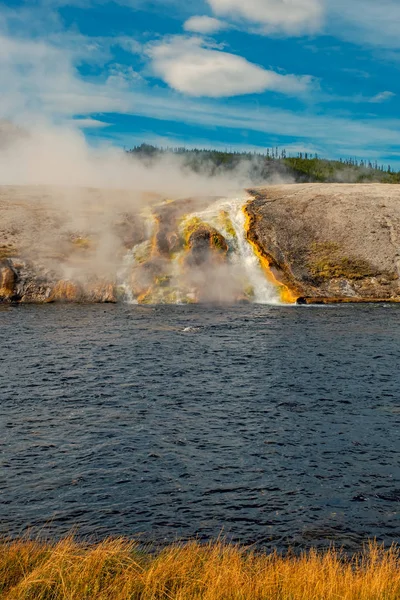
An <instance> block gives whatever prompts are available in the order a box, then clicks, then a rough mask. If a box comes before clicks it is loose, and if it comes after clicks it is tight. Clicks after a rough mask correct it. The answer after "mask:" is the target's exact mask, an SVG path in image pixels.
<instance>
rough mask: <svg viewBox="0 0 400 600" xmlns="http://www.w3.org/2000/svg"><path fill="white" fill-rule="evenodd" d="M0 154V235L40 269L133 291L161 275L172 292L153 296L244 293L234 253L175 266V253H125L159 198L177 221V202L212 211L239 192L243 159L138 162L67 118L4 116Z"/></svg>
mask: <svg viewBox="0 0 400 600" xmlns="http://www.w3.org/2000/svg"><path fill="white" fill-rule="evenodd" d="M0 156H1V160H0V209H1V213H2V220H1V224H0V242H2V243H3V245H4V244H6V245H8V246H11V247H12V248H13V249H14V248H15V257H18V258H22V259H24V260H28V261H31V262H32V263H34V264H35V265H36V268H37V269H38V270H39V271H40V273H41V274H44V276H45V277H49V276H50V277H51V278H53V279H55V280H60V279H62V280H70V281H73V282H78V283H80V284H82V285H86V283H87V282H88V281H92V280H97V281H112V282H114V284H116V285H119V286H120V287H121V288H123V289H124V290H125V292H126V294H125V295H126V296H127V297H129V298H131V299H132V298H133V297H135V296H134V294H132V290H134V289H135V285H136V287H137V286H139V288H140V287H141V288H146V286H147V287H149V288H150V287H151V285H152V281H153V283H154V280H158V279H163V278H164V279H165V278H167V279H168V280H169V285H170V287H171V288H172V289H173V290H174V294H172V295H171V293H170V294H169V295H168V294H167V295H165V294H164V295H163V294H161V292H163V290H162V289H161V290H158V292H157V293H159V294H161V296H157V293H156V294H153V296H152V301H155V302H156V301H158V300H159V301H160V302H165V301H167V302H168V301H171V302H173V301H178V302H179V301H181V300H182V299H183V300H184V301H190V300H192V299H196V300H198V301H206V302H210V301H212V302H223V301H234V300H237V299H238V298H240V297H242V296H243V287H244V283H243V265H240V261H239V263H238V261H237V260H236V262H235V261H227V262H225V263H222V262H220V261H218V260H214V259H213V258H212V257H210V260H208V259H207V260H204V261H203V263H202V264H201V265H200V266H198V265H193V266H192V267H191V268H187V266H186V267H185V268H181V265H182V264H184V261H183V258H182V260H180V261H175V262H173V261H171V260H170V259H169V258H168V257H166V256H158V255H157V252H156V253H154V252H152V251H151V250H149V251H148V256H147V259H146V261H145V262H146V264H145V266H144V267H143V266H138V263H137V261H136V259H135V258H133V259H132V260H131V261H130V260H129V256H131V258H132V257H133V255H134V253H135V248H136V249H137V248H141V247H143V246H146V244H147V246H149V245H151V244H152V243H154V241H152V236H154V231H153V233H151V234H150V235H149V221H151V220H152V219H153V220H154V215H156V214H157V212H158V211H159V207H160V206H164V205H165V204H168V203H169V202H171V201H178V202H177V206H178V205H179V208H177V209H175V208H174V210H172V212H171V215H172V216H171V219H172V220H173V221H174V223H175V225H174V227H175V229H176V227H177V225H176V224H177V223H178V221H179V219H183V218H184V217H185V216H186V214H185V211H187V213H188V214H190V213H191V212H193V210H200V211H201V210H204V209H205V208H206V209H207V210H208V211H210V210H211V212H212V210H213V207H214V206H216V205H217V203H218V199H219V198H229V197H237V196H240V197H242V198H243V197H245V194H244V192H243V189H244V188H245V187H246V186H248V185H250V183H251V168H252V164H251V161H246V162H245V163H243V164H240V165H239V166H238V167H237V168H236V169H235V172H234V173H229V174H221V173H217V174H215V175H213V176H211V175H210V173H208V169H207V165H206V164H205V165H204V169H203V171H204V172H203V173H202V174H199V173H196V172H194V171H193V170H191V169H189V168H188V167H187V165H185V163H184V160H183V158H182V157H180V156H177V155H174V154H170V153H164V154H160V155H159V156H158V157H157V158H156V159H154V160H151V161H147V162H146V161H144V160H143V159H141V158H139V157H136V156H135V155H132V154H128V153H126V152H124V151H122V150H121V149H120V148H116V147H113V146H111V145H107V144H103V145H100V146H97V147H91V146H90V145H89V144H88V143H87V141H86V139H85V137H84V135H83V134H82V133H81V131H80V130H79V129H77V128H76V127H74V126H54V125H49V124H40V125H36V126H34V127H32V128H30V129H29V130H28V129H26V128H23V127H19V126H16V125H13V124H11V123H8V122H3V123H0ZM210 171H211V169H210ZM239 208H240V206H239ZM163 214H164V215H165V214H166V211H164V213H163ZM217 214H218V211H217V212H216V215H217ZM169 218H170V217H168V216H167V219H169ZM153 225H154V223H153ZM171 227H172V226H171ZM150 229H151V227H150ZM153 229H154V228H153ZM171 231H172V229H171ZM174 235H175V234H174ZM0 245H1V243H0ZM153 287H154V286H153ZM142 291H143V290H142ZM164 291H165V290H164Z"/></svg>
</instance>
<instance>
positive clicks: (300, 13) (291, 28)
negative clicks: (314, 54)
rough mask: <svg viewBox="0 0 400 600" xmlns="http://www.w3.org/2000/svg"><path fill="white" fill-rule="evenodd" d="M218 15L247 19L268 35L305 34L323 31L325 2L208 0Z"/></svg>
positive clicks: (301, 0)
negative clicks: (321, 29)
mask: <svg viewBox="0 0 400 600" xmlns="http://www.w3.org/2000/svg"><path fill="white" fill-rule="evenodd" d="M207 1H208V3H209V5H210V6H211V8H212V10H213V12H214V13H215V14H216V15H217V16H222V17H231V18H233V19H235V20H239V21H242V20H245V21H248V22H250V23H253V24H255V25H258V26H259V27H260V29H261V30H262V31H263V32H264V33H284V34H289V35H301V34H303V33H313V32H316V31H318V30H319V29H320V28H321V25H322V20H323V2H324V0H207Z"/></svg>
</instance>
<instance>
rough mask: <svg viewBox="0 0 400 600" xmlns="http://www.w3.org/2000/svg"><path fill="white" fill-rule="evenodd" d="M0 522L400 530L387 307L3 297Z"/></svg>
mask: <svg viewBox="0 0 400 600" xmlns="http://www.w3.org/2000/svg"><path fill="white" fill-rule="evenodd" d="M0 344H1V345H0V347H1V353H0V459H1V470H0V533H1V534H4V535H11V536H20V535H22V534H26V533H27V532H28V531H30V532H31V534H35V535H36V534H37V532H40V533H41V534H42V535H46V536H51V537H55V538H58V537H61V536H63V535H65V534H66V533H68V532H71V531H72V530H73V531H75V532H76V533H77V535H78V536H83V537H90V538H91V539H101V538H102V537H104V536H108V535H125V536H130V537H135V538H138V539H140V540H142V541H144V542H155V543H159V544H163V543H168V542H171V541H174V540H176V539H188V538H192V537H197V538H199V539H212V538H215V537H217V536H218V535H220V534H222V535H223V536H226V537H227V538H228V539H232V540H235V541H240V542H242V543H246V544H248V543H251V544H253V543H254V544H256V545H257V546H259V547H263V548H272V547H277V548H279V549H283V548H287V547H289V546H292V547H308V546H317V547H327V546H329V545H330V544H331V543H335V544H336V545H340V546H343V547H344V548H346V549H349V550H356V549H359V548H360V547H361V545H362V544H363V542H364V541H365V540H367V539H368V538H373V537H376V538H377V539H378V540H381V541H385V542H387V543H391V542H392V541H400V519H399V512H398V511H399V503H400V442H399V440H400V435H399V425H400V371H399V362H400V307H399V306H384V305H376V306H373V305H364V306H361V305H354V306H351V305H346V306H325V307H294V306H288V307H283V306H268V305H254V304H243V305H235V306H229V305H227V306H205V305H190V306H159V307H150V306H134V305H96V306H83V305H81V306H80V305H46V306H18V307H4V308H0Z"/></svg>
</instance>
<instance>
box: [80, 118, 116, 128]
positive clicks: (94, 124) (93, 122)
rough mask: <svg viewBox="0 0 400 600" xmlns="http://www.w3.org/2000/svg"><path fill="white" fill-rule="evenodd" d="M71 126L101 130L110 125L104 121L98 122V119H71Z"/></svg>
mask: <svg viewBox="0 0 400 600" xmlns="http://www.w3.org/2000/svg"><path fill="white" fill-rule="evenodd" d="M70 124H71V125H72V126H75V127H76V126H77V127H79V128H80V129H103V128H104V127H109V126H110V123H106V122H105V121H99V120H98V119H92V118H87V119H73V120H72V121H70Z"/></svg>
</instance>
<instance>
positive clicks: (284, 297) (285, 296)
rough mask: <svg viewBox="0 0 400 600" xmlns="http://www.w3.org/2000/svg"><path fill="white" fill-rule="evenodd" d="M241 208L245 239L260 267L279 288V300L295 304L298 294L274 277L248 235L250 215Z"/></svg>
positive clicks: (267, 260)
mask: <svg viewBox="0 0 400 600" xmlns="http://www.w3.org/2000/svg"><path fill="white" fill-rule="evenodd" d="M243 210H244V214H245V217H246V222H245V231H246V237H247V240H248V242H249V243H250V244H251V246H252V248H253V251H254V254H255V255H256V256H257V258H258V259H259V261H260V264H261V267H262V269H263V271H264V273H265V275H266V277H267V279H268V281H270V282H271V283H273V284H274V285H275V286H276V287H277V288H278V289H279V296H280V299H281V302H283V303H285V304H296V302H297V299H298V296H296V294H295V293H294V292H292V290H291V289H290V288H289V287H288V286H287V285H286V284H284V283H282V281H279V279H278V278H277V277H276V275H275V274H274V272H273V271H272V269H271V264H270V261H269V259H268V258H267V256H265V255H264V253H263V252H262V250H261V248H260V247H259V246H258V244H256V243H255V242H254V240H253V239H252V237H251V236H250V235H249V231H250V227H251V215H250V214H249V213H248V212H247V210H246V207H244V209H243Z"/></svg>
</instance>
